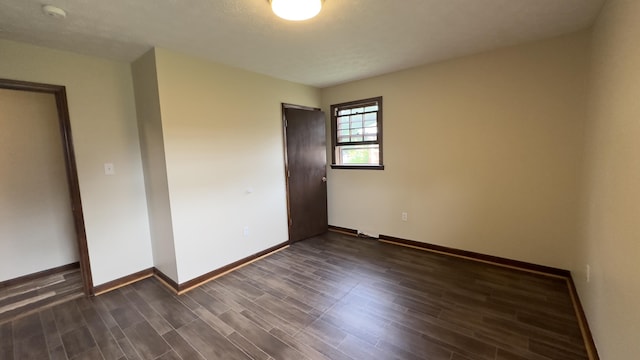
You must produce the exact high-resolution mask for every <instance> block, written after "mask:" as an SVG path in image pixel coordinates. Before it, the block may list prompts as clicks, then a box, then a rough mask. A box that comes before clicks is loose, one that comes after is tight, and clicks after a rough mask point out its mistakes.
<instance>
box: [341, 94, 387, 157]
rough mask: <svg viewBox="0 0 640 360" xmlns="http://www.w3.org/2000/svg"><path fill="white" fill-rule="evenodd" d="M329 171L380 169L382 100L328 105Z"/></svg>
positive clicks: (378, 98)
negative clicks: (331, 140) (330, 149)
mask: <svg viewBox="0 0 640 360" xmlns="http://www.w3.org/2000/svg"><path fill="white" fill-rule="evenodd" d="M331 132H332V139H333V154H332V156H333V163H332V165H331V167H332V168H334V169H335V168H341V169H376V170H382V169H384V166H383V165H382V97H376V98H371V99H364V100H358V101H351V102H348V103H342V104H336V105H331Z"/></svg>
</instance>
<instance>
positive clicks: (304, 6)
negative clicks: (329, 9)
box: [270, 0, 324, 21]
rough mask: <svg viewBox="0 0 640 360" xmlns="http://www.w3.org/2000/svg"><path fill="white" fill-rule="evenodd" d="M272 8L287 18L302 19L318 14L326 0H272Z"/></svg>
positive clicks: (292, 19) (277, 13)
mask: <svg viewBox="0 0 640 360" xmlns="http://www.w3.org/2000/svg"><path fill="white" fill-rule="evenodd" d="M270 1H271V10H273V12H274V13H275V14H276V15H278V16H279V17H281V18H283V19H285V20H291V21H302V20H308V19H311V18H312V17H314V16H316V15H318V13H319V12H320V10H321V9H322V3H323V1H324V0H270Z"/></svg>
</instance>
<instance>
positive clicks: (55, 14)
mask: <svg viewBox="0 0 640 360" xmlns="http://www.w3.org/2000/svg"><path fill="white" fill-rule="evenodd" d="M42 12H43V13H45V14H46V15H48V16H50V17H52V18H56V19H64V18H66V17H67V12H66V11H64V10H62V9H60V8H59V7H57V6H53V5H43V6H42Z"/></svg>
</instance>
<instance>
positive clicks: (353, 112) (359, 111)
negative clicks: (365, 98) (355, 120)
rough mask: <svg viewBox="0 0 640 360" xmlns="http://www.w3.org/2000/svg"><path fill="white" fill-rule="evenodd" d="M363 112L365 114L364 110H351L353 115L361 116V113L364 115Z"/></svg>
mask: <svg viewBox="0 0 640 360" xmlns="http://www.w3.org/2000/svg"><path fill="white" fill-rule="evenodd" d="M363 112H364V108H354V109H351V113H352V114H361V113H363Z"/></svg>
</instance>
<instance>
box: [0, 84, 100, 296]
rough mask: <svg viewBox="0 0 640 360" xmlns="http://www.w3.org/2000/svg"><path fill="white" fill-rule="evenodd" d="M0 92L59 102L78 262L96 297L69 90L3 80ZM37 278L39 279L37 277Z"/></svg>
mask: <svg viewBox="0 0 640 360" xmlns="http://www.w3.org/2000/svg"><path fill="white" fill-rule="evenodd" d="M0 89H6V90H17V91H25V92H34V93H45V94H51V95H53V97H54V99H55V107H56V109H57V118H58V124H57V125H58V129H59V135H60V143H59V145H60V146H62V155H63V157H64V167H65V169H64V173H65V175H66V182H67V185H68V190H69V202H70V205H71V206H70V209H71V216H72V221H73V232H74V233H75V242H76V245H77V251H78V263H79V267H80V275H81V279H82V289H83V292H84V294H85V295H86V296H89V295H93V280H92V277H91V266H90V263H89V251H88V247H87V239H86V232H85V225H84V215H83V212H82V202H81V198H80V187H79V183H78V172H77V167H76V161H75V153H74V147H73V140H72V136H71V124H70V121H69V108H68V104H67V95H66V90H65V87H64V86H61V85H50V84H41V83H34V82H26V81H19V80H10V79H0ZM33 275H34V276H35V275H37V274H33ZM25 278H30V275H26V276H25Z"/></svg>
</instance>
